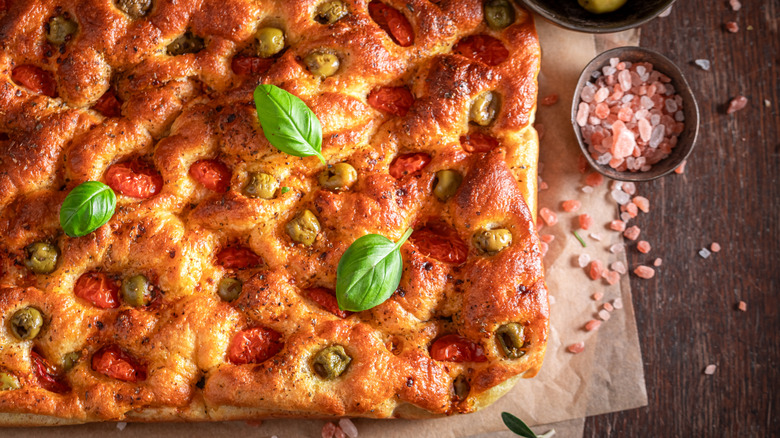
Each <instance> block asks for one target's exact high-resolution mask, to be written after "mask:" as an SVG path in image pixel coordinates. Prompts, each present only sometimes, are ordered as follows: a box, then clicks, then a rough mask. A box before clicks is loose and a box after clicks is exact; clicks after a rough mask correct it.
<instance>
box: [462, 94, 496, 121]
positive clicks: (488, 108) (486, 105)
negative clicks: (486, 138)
mask: <svg viewBox="0 0 780 438" xmlns="http://www.w3.org/2000/svg"><path fill="white" fill-rule="evenodd" d="M497 113H498V95H497V94H496V93H494V92H492V91H486V92H484V93H482V94H480V95H479V96H477V97H476V98H475V99H474V102H473V103H472V104H471V111H470V112H469V120H470V121H472V122H474V123H476V124H477V125H480V126H488V125H489V124H491V123H492V122H493V120H494V119H495V118H496V114H497Z"/></svg>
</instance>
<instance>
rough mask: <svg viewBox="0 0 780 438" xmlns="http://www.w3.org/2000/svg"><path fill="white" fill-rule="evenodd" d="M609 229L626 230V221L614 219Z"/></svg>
mask: <svg viewBox="0 0 780 438" xmlns="http://www.w3.org/2000/svg"><path fill="white" fill-rule="evenodd" d="M609 229H610V230H613V231H618V232H623V231H625V230H626V223H625V222H623V221H618V220H615V221H612V222H610V223H609Z"/></svg>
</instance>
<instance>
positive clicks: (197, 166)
mask: <svg viewBox="0 0 780 438" xmlns="http://www.w3.org/2000/svg"><path fill="white" fill-rule="evenodd" d="M190 176H192V178H194V179H195V181H197V182H199V183H201V184H203V186H204V187H206V188H207V189H209V190H213V191H215V192H218V193H225V192H227V191H228V189H229V188H230V177H231V176H232V172H231V171H230V168H229V167H227V166H225V165H224V164H222V162H220V161H217V160H200V161H196V162H195V163H194V164H193V165H192V166H190Z"/></svg>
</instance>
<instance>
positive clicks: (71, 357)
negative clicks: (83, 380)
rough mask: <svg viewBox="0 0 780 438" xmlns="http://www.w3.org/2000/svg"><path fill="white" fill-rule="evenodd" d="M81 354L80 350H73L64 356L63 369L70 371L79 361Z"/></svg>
mask: <svg viewBox="0 0 780 438" xmlns="http://www.w3.org/2000/svg"><path fill="white" fill-rule="evenodd" d="M80 358H81V354H79V352H78V351H72V352H70V353H68V354H66V355H65V356H63V357H62V369H63V370H64V371H66V372H67V371H70V370H72V369H73V367H75V366H76V364H77V363H78V362H79V359H80Z"/></svg>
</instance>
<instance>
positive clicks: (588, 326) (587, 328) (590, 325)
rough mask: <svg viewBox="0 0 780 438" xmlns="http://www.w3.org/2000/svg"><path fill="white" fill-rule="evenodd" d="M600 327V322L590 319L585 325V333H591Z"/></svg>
mask: <svg viewBox="0 0 780 438" xmlns="http://www.w3.org/2000/svg"><path fill="white" fill-rule="evenodd" d="M600 326H601V321H599V320H598V319H591V320H590V321H588V322H587V323H586V324H585V331H588V332H592V331H593V330H598V328H599V327H600Z"/></svg>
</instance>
